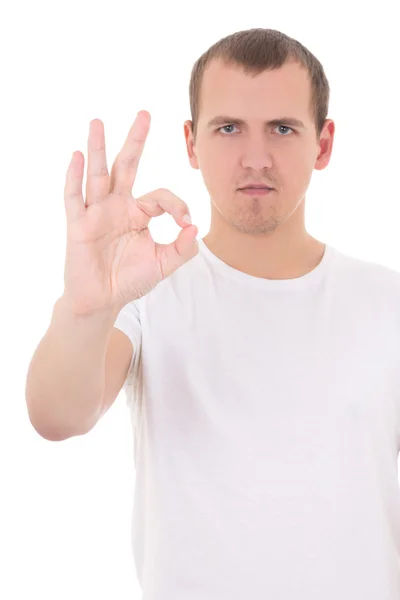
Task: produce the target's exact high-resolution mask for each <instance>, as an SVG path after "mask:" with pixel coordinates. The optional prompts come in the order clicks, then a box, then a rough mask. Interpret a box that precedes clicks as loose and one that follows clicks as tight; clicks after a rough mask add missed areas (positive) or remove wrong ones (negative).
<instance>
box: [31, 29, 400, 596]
mask: <svg viewBox="0 0 400 600" xmlns="http://www.w3.org/2000/svg"><path fill="white" fill-rule="evenodd" d="M190 94H191V96H190V100H191V111H192V120H191V121H186V122H185V124H184V133H185V139H186V143H187V150H188V156H189V161H190V164H191V166H192V167H193V168H195V169H200V170H201V173H202V176H203V178H204V182H205V185H206V188H207V190H208V192H209V195H210V199H211V207H212V219H211V227H210V231H209V233H208V234H207V235H206V236H205V237H204V238H203V239H200V240H198V247H197V245H196V244H192V243H191V242H192V241H193V239H194V233H195V231H196V229H195V226H193V225H192V226H185V225H184V223H183V220H182V217H183V215H184V213H185V212H186V211H187V206H186V205H185V203H184V202H183V201H182V200H180V199H178V198H177V197H176V196H174V195H173V194H171V193H170V192H168V191H166V190H161V191H160V190H159V191H157V192H154V193H153V194H151V193H150V194H147V195H146V196H144V197H142V198H141V199H137V200H136V201H135V202H132V201H131V200H129V199H128V200H127V201H125V200H124V203H123V204H122V201H121V198H122V197H123V194H129V193H130V189H131V187H132V185H133V182H134V178H135V174H136V169H137V164H138V162H139V157H140V152H139V150H138V149H137V146H138V144H139V145H140V151H141V149H142V147H143V144H144V139H145V133H143V135H142V132H141V134H140V135H139V133H138V131H139V124H136V125H135V129H134V131H135V136H133V134H132V139H131V140H130V142H129V138H128V141H127V145H126V147H124V150H123V152H122V153H121V156H120V157H119V158H117V161H116V163H115V165H114V167H113V171H112V173H111V178H109V177H108V172H107V170H106V166H105V156H103V154H98V155H97V154H96V155H95V153H94V152H93V156H91V154H90V153H89V165H90V161H92V166H93V171H92V172H93V175H94V174H95V173H96V172H98V173H103V174H105V173H106V175H104V177H103V179H101V180H100V179H99V178H94V177H93V179H92V178H88V186H89V187H88V192H89V193H88V198H89V202H88V205H87V208H84V205H83V204H82V205H78V204H77V198H78V197H79V196H78V195H77V194H78V193H79V185H78V184H77V187H76V188H74V185H75V183H74V182H73V179H72V175H71V177H70V178H69V183H68V185H67V188H66V208H67V213H69V214H68V218H69V223H70V232H71V234H70V239H71V243H70V245H69V255H68V261H69V262H68V263H67V266H68V270H67V275H68V277H67V283H68V285H67V288H66V293H65V298H64V299H63V302H61V303H60V307H59V308H60V310H59V312H57V310H55V313H54V315H55V320H54V324H53V325H52V328H51V333H50V334H47V342H46V343H47V350H43V352H42V355H41V361H42V362H41V365H42V367H41V368H42V370H40V369H39V366H38V365H39V363H38V364H37V365H36V367H34V369H33V370H32V374H33V373H35V377H36V380H37V381H40V382H41V385H42V386H43V385H44V383H43V382H44V381H46V377H45V370H44V369H45V367H44V365H47V367H46V368H47V369H48V372H49V377H50V373H52V374H53V375H52V377H53V379H52V381H53V384H52V385H53V387H50V384H49V387H48V389H47V396H46V394H44V392H43V391H42V392H41V393H42V396H41V395H40V394H39V391H38V390H39V389H42V388H40V387H39V384H37V388H35V385H34V383H33V382H34V381H35V378H34V377H33V375H32V374H31V388H30V389H31V391H30V398H31V400H30V404H29V405H30V410H31V413H30V414H31V417H32V422H33V423H36V427H37V429H38V431H39V425H38V424H39V422H41V423H42V424H43V423H44V415H45V414H46V415H50V407H51V406H54V405H55V401H56V400H55V399H56V398H57V402H58V405H57V411H58V412H56V409H55V408H54V409H53V413H52V415H53V417H52V418H53V421H52V423H54V424H55V422H56V420H55V419H56V417H55V415H56V414H57V415H61V414H62V415H63V417H62V418H61V417H60V416H59V417H58V422H57V423H58V424H57V427H56V426H55V425H53V428H51V427H50V425H48V427H47V429H46V431H48V432H49V434H48V439H65V438H66V437H70V436H71V435H78V434H82V433H86V432H87V431H89V430H90V428H91V427H93V426H94V424H95V423H96V422H97V420H98V419H99V418H101V415H102V414H104V412H105V411H106V410H107V409H108V408H109V407H110V406H111V404H112V402H113V401H114V400H115V398H116V397H117V395H118V392H119V391H120V389H121V387H122V385H123V387H124V390H125V392H126V394H127V403H128V406H129V408H130V410H131V416H132V423H133V427H134V443H135V467H136V488H135V498H134V513H133V523H132V526H133V529H132V546H133V550H134V557H135V565H136V572H137V576H138V579H139V582H140V584H141V586H142V589H143V594H144V595H143V598H144V599H145V600H243V599H245V598H246V599H252V600H253V599H255V598H257V599H263V600H264V599H271V600H272V599H273V600H293V599H294V598H296V600H322V599H323V600H338V599H340V600H399V598H400V493H399V486H398V471H397V459H398V453H399V450H400V427H399V425H400V421H399V416H400V274H399V273H397V272H395V271H392V270H390V269H388V268H386V267H383V266H380V265H377V264H373V263H368V262H365V261H361V260H358V259H355V258H352V257H349V256H346V255H344V254H343V253H341V252H340V251H338V250H336V249H335V248H333V247H332V246H330V245H328V244H325V243H322V242H321V241H319V240H316V239H315V238H313V237H312V236H311V235H309V234H308V232H307V231H306V228H305V223H304V210H305V195H306V191H307V189H308V186H309V184H310V180H311V176H312V172H313V170H314V169H318V170H319V169H324V168H325V167H326V166H327V165H328V163H329V159H330V156H331V152H332V145H333V138H334V123H333V121H332V120H330V119H327V118H326V116H327V110H328V100H329V86H328V82H327V80H326V77H325V74H324V72H323V69H322V66H321V65H320V63H319V62H318V60H317V59H316V58H315V57H314V56H313V55H312V54H311V53H310V52H309V51H308V50H306V49H305V48H304V46H302V45H301V44H299V43H298V42H296V41H295V40H293V39H291V38H289V37H288V36H285V35H284V34H281V33H280V32H276V31H271V30H262V29H256V30H250V31H246V32H238V33H236V34H233V35H232V36H229V37H228V38H225V39H224V40H220V41H219V42H218V43H217V44H215V45H214V46H213V47H212V48H211V49H210V50H209V51H207V53H205V54H204V55H203V56H202V57H201V58H200V59H199V61H197V63H196V64H195V66H194V68H193V72H192V78H191V83H190ZM140 126H141V127H143V131H144V130H145V129H146V127H145V125H144V115H143V114H142V121H141V125H140ZM147 128H148V125H147ZM147 130H148V129H147ZM98 132H100V129H98ZM98 135H99V138H98V139H99V140H100V142H102V143H101V144H100V145H99V148H103V147H104V144H103V138H102V137H101V135H100V133H98ZM94 137H95V133H94V132H93V139H94ZM137 140H140V141H139V142H138V141H137ZM135 144H136V145H135ZM97 156H98V157H99V158H96V157H97ZM123 158H124V160H122V159H123ZM128 158H130V159H131V161H130V163H129V160H128ZM96 161H97V162H96ZM129 164H130V165H131V166H130V167H129V168H128V166H127V165H129ZM74 168H76V172H75V173H77V176H76V181H77V182H78V183H79V181H80V182H81V177H82V172H83V166H82V165H81V167H79V168H80V171H79V173H78V170H79V169H78V159H76V165H75V167H74ZM89 172H90V168H89ZM71 173H72V167H71ZM99 181H100V182H101V185H102V186H103V188H102V189H100V187H98V188H96V189H95V187H94V186H95V185H96V186H100V183H99ZM251 185H253V186H254V185H263V186H266V187H268V188H270V190H269V191H266V190H265V189H264V190H258V191H254V190H253V192H249V191H248V190H246V189H245V188H248V186H251ZM90 186H93V188H91V187H90ZM117 186H119V187H118V188H117ZM95 192H96V193H95ZM106 192H107V193H108V192H110V196H109V198H108V201H107V202H104V203H101V204H98V205H97V206H96V205H95V196H96V194H97V197H98V198H100V197H101V196H102V194H105V193H106ZM113 192H115V193H117V192H118V196H113ZM95 210H96V211H97V212H95ZM101 210H104V211H106V210H109V213H107V219H104V227H106V224H108V223H111V221H112V222H113V223H114V222H115V224H118V227H117V225H115V231H119V232H120V233H119V234H118V235H121V240H122V241H121V244H120V245H119V246H118V251H117V250H115V251H113V252H114V253H113V254H112V253H111V250H110V261H109V263H110V265H114V264H115V265H116V267H115V271H113V270H111V267H110V272H109V271H106V270H105V271H104V280H102V281H103V282H104V283H103V284H101V281H100V278H98V280H96V281H94V277H95V276H94V275H93V273H97V271H96V269H95V268H91V267H92V266H93V265H94V258H93V256H94V254H93V252H94V250H93V249H94V248H95V246H90V250H91V252H92V253H91V254H89V245H88V246H87V247H88V252H87V254H86V255H85V256H83V254H78V251H79V252H80V253H82V252H83V244H82V241H81V243H80V245H79V246H78V245H77V246H76V248H75V246H74V245H73V241H74V240H75V241H76V240H78V239H80V240H83V239H85V240H86V241H87V237H85V238H84V236H83V235H81V233H82V230H81V229H78V227H79V228H81V227H83V225H85V219H86V218H87V219H89V217H90V215H92V216H93V219H94V218H95V215H96V219H97V220H96V221H93V223H91V225H93V227H94V224H96V225H97V224H98V223H100V222H103V221H100V217H99V215H101V214H102V213H101V212H100V211H101ZM85 211H86V212H85ZM118 211H119V212H118ZM127 211H128V212H129V215H128V217H129V218H128V217H127V216H126V215H127ZM163 212H170V213H171V214H173V216H174V218H175V219H176V221H177V223H178V224H180V225H181V226H182V227H185V229H182V231H181V233H180V235H179V236H178V239H177V241H176V242H174V244H170V245H168V247H161V245H159V244H157V245H154V242H152V241H151V239H150V238H149V233H148V229H147V224H148V221H149V220H150V218H151V217H152V216H157V215H159V214H162V213H163ZM104 214H106V213H104ZM78 217H79V219H78ZM111 217H112V218H111ZM117 217H118V219H117ZM113 219H114V221H113ZM125 222H126V223H128V222H129V224H130V226H131V227H132V229H133V230H134V232H133V233H134V235H133V234H132V232H131V231H128V230H127V231H126V232H125V233H124V236H123V239H122V234H121V231H122V229H121V223H125ZM75 227H76V229H74V228H75ZM107 227H109V228H110V231H111V225H107ZM98 228H99V231H98V233H100V225H98ZM88 231H89V227H88V228H87V232H88ZM90 231H92V230H90ZM78 232H79V235H78ZM87 232H86V233H87ZM95 233H96V229H94V230H93V231H92V235H93V240H95V239H99V236H98V235H97V236H95ZM102 233H103V235H102V237H101V240H105V239H108V238H110V239H111V238H112V239H114V238H113V236H111V235H109V236H108V237H107V238H106V237H105V236H104V232H103V230H102ZM73 234H74V235H73ZM189 242H190V244H189ZM102 243H103V242H102ZM87 244H88V242H87ZM110 244H111V242H110ZM110 248H111V245H110ZM73 249H75V251H76V253H75V254H73ZM89 256H90V257H92V258H91V260H92V263H90V260H89V258H88V257H89ZM98 256H99V257H100V256H101V257H102V258H104V256H105V250H104V247H102V249H101V252H100V250H99V251H98ZM155 257H157V258H155ZM83 258H85V260H86V262H85V260H83ZM111 259H112V260H111ZM156 260H157V262H156ZM98 264H100V263H96V265H98ZM101 264H103V263H101ZM82 265H84V266H82ZM178 267H179V268H178ZM79 269H80V270H79ZM77 274H80V275H81V277H80V278H79V277H77ZM72 275H74V277H72ZM157 278H158V279H157ZM77 282H79V285H78V283H77ZM108 282H111V283H112V287H111V288H110V290H109V289H108V288H107V290H106V285H108ZM139 283H140V285H139ZM95 284H97V286H96V285H95ZM128 284H129V285H128ZM85 285H86V286H87V287H86V288H85V291H86V296H85V298H83V295H82V293H81V290H82V289H83V288H84V286H85ZM110 285H111V284H110ZM92 290H96V292H94V291H93V292H92ZM103 291H104V294H103ZM67 292H68V293H67ZM105 292H107V294H106V293H105ZM117 292H118V293H117ZM91 293H92V294H93V295H92V296H91V297H90V302H89V300H88V297H89V295H90V294H91ZM112 293H114V303H113V307H114V309H115V310H114V311H112V310H111V308H110V309H109V310H108V312H107V311H106V308H105V307H111V304H112V303H111V300H110V298H111V297H112ZM79 294H81V296H80V295H79ZM95 294H96V295H95ZM102 294H103V295H102ZM117 296H118V297H119V299H120V303H119V305H118V303H117V301H116V300H115V298H116V297H117ZM66 300H68V303H66ZM84 300H85V303H84ZM72 301H73V302H72ZM89 305H90V311H89V308H88V306H89ZM72 306H73V307H74V308H73V310H72V308H71V307H72ZM121 306H123V308H121ZM68 307H69V308H68ZM78 307H79V310H78ZM84 307H85V310H86V313H85V314H86V316H83V314H84ZM117 307H118V310H117ZM95 309H96V310H95ZM89 313H90V316H89ZM78 314H79V317H78V316H77V315H78ZM95 315H97V316H95ZM106 315H107V318H106ZM59 340H67V341H68V343H67V342H66V341H63V342H61V341H59ZM78 342H79V343H78ZM57 344H58V345H57ZM61 344H63V345H61ZM56 345H57V350H58V354H57V353H56V352H55V350H54V349H55V347H56ZM78 347H79V348H81V349H82V350H81V355H79V353H78ZM43 348H46V346H43ZM54 355H56V356H58V359H57V360H58V362H57V361H56V359H53V362H51V360H52V356H54ZM87 356H90V357H91V360H90V361H87V360H86V362H85V357H87ZM61 359H62V360H63V364H68V370H67V372H68V373H72V372H75V373H76V374H77V379H76V381H80V382H81V383H80V384H78V383H77V384H76V387H75V388H74V393H72V392H71V388H69V389H70V393H69V397H68V398H67V397H66V394H65V392H64V396H62V394H63V389H64V386H63V379H62V373H61V367H60V366H59V365H60V364H61ZM46 361H47V362H46ZM74 361H75V362H74ZM82 364H83V366H82ZM57 365H58V367H57ZM50 367H51V369H50ZM57 368H58V371H57ZM35 369H36V371H35ZM103 380H104V381H105V387H104V388H103V387H100V384H98V382H99V381H101V382H103ZM57 386H59V387H57ZM96 386H97V387H96ZM35 390H36V392H35ZM84 392H85V393H84ZM39 397H41V398H42V400H41V401H42V404H40V402H39ZM45 397H46V398H48V404H47V405H46V407H47V408H46V411H45V410H44V408H42V409H41V410H40V407H44V398H45ZM99 397H101V398H102V403H101V406H100V408H99V403H98V398H99ZM89 399H91V401H92V407H89ZM51 402H53V404H51ZM63 407H64V408H65V407H68V409H67V408H65V410H64V412H62V408H63ZM88 407H89V408H90V410H89V408H88ZM93 407H96V410H95V408H93ZM74 411H75V412H74ZM79 411H80V412H79ZM84 411H86V412H84ZM88 415H90V417H91V419H89V418H88ZM84 416H85V419H86V420H84ZM39 417H40V418H39ZM47 418H48V421H47V423H50V416H48V417H47ZM40 419H42V421H40ZM67 424H68V428H67ZM78 424H79V427H78ZM62 427H63V428H64V429H62ZM41 431H42V432H44V431H45V427H44V425H42V429H41ZM56 431H57V432H58V433H57V434H56ZM62 431H64V432H65V433H64V435H62V433H61V432H62ZM50 432H52V433H50ZM67 432H68V433H67Z"/></svg>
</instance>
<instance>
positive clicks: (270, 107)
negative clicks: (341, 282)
mask: <svg viewBox="0 0 400 600" xmlns="http://www.w3.org/2000/svg"><path fill="white" fill-rule="evenodd" d="M328 103H329V84H328V81H327V79H326V77H325V74H324V71H323V67H322V65H321V64H320V63H319V61H318V60H317V59H316V58H315V57H314V56H313V55H312V54H311V53H310V52H309V51H308V50H307V49H306V48H304V46H302V45H301V44H300V43H299V42H297V41H296V40H293V39H292V38H289V37H288V36H286V35H285V34H283V33H280V32H277V31H274V30H268V29H253V30H248V31H243V32H238V33H236V34H232V35H230V36H228V37H227V38H224V39H222V40H220V41H219V42H217V44H215V45H214V46H212V47H211V48H210V49H209V50H208V51H207V52H206V53H205V54H203V56H202V57H200V59H199V60H198V61H197V62H196V63H195V65H194V67H193V70H192V76H191V81H190V106H191V113H192V121H186V122H185V125H184V131H185V138H186V144H187V150H188V155H189V160H190V164H191V166H192V167H193V168H195V169H200V170H201V173H202V176H203V179H204V183H205V185H206V187H207V189H208V192H209V194H210V197H211V201H212V213H213V215H212V226H211V229H213V228H214V229H218V230H221V227H222V230H226V226H228V227H229V229H232V227H233V228H234V229H236V230H239V231H241V232H242V233H247V234H253V235H255V234H261V235H262V234H266V233H268V232H273V231H274V230H275V229H276V228H277V227H278V226H279V225H280V224H281V223H282V224H283V223H286V222H287V221H288V220H289V218H290V219H291V220H292V221H293V222H292V223H291V227H293V223H294V222H295V221H296V219H298V224H299V227H304V219H302V214H301V213H302V210H304V206H303V204H304V203H303V201H304V198H305V193H306V190H307V188H308V186H309V183H310V179H311V175H312V171H313V170H314V169H317V170H320V169H324V168H325V167H326V166H327V164H328V163H329V160H330V155H331V151H332V143H333V136H334V123H333V121H332V120H327V119H326V115H327V111H328ZM220 116H225V117H228V119H227V120H222V121H219V122H218V123H214V124H210V121H212V120H214V119H215V118H216V117H220ZM281 117H287V118H292V119H297V120H298V121H301V122H302V123H303V125H302V126H301V125H292V124H291V123H290V122H288V121H287V120H285V119H283V120H282V122H281V123H274V124H267V122H268V121H272V120H276V119H280V118H281ZM237 119H240V120H241V121H242V122H241V123H234V120H237ZM252 183H260V184H265V185H267V186H270V187H273V188H274V190H273V191H272V192H271V193H270V194H268V195H265V196H249V195H247V194H243V192H241V191H239V189H238V188H241V187H243V186H246V185H248V184H252ZM299 207H300V208H299ZM297 209H299V210H297ZM296 212H297V213H298V214H297V215H296ZM303 217H304V215H303Z"/></svg>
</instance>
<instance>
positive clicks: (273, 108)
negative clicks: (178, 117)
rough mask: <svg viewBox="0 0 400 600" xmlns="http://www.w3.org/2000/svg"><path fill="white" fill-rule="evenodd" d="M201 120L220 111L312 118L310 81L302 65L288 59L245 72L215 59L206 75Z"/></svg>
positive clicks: (254, 116) (264, 116)
mask: <svg viewBox="0 0 400 600" xmlns="http://www.w3.org/2000/svg"><path fill="white" fill-rule="evenodd" d="M200 106H201V110H200V115H199V121H202V122H203V124H204V123H206V122H207V121H208V120H209V119H210V118H212V117H214V116H215V115H219V114H231V115H232V116H236V117H242V118H245V119H246V118H247V119H250V117H249V116H251V118H252V119H256V120H257V119H260V120H263V121H264V120H265V119H266V118H269V117H270V118H274V117H275V116H277V115H281V114H285V115H286V114H287V115H291V116H293V117H297V118H299V119H301V120H302V121H303V122H304V121H307V120H309V119H310V115H309V106H310V81H309V78H308V73H307V71H306V69H305V68H304V67H302V66H301V65H299V64H297V63H294V62H289V63H286V64H284V65H283V66H282V67H280V68H279V69H273V70H270V71H263V72H262V73H260V74H258V75H253V74H251V73H248V74H246V73H245V72H244V70H243V69H242V68H241V67H239V66H236V65H227V64H224V63H223V62H221V61H216V60H215V61H212V62H211V63H210V64H209V65H208V67H207V69H206V70H205V72H204V74H203V80H202V84H201V92H200Z"/></svg>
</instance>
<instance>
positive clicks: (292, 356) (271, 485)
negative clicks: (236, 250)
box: [115, 239, 400, 600]
mask: <svg viewBox="0 0 400 600" xmlns="http://www.w3.org/2000/svg"><path fill="white" fill-rule="evenodd" d="M115 327H117V328H118V329H121V330H122V331H123V332H125V333H126V335H127V336H128V337H129V338H130V339H131V341H132V343H133V345H134V355H133V357H132V363H131V367H132V368H131V369H130V372H129V374H128V377H127V380H126V381H125V384H124V390H125V392H126V401H127V406H128V407H129V409H130V411H131V419H132V425H133V432H134V464H135V471H136V477H135V492H134V508H133V517H132V548H133V553H134V559H135V566H136V573H137V577H138V580H139V583H140V585H141V587H142V590H143V600H399V599H400V487H399V476H398V454H399V451H400V273H398V272H397V271H394V270H392V269H390V268H388V267H385V266H382V265H379V264H375V263H372V262H367V261H363V260H360V259H356V258H354V257H350V256H347V255H345V254H343V253H341V252H339V251H338V250H337V249H335V248H333V247H332V246H330V245H327V246H326V251H325V254H324V256H323V259H322V261H321V262H320V263H319V265H318V266H317V267H316V268H315V269H314V270H312V271H311V272H309V273H307V274H306V275H304V276H302V277H298V278H296V279H288V280H270V279H263V278H259V277H254V276H251V275H248V274H246V273H243V272H241V271H238V270H236V269H234V268H232V267H230V266H229V265H227V264H226V263H224V262H223V261H222V260H220V259H219V258H218V257H217V256H215V255H214V254H213V253H212V252H211V251H210V250H209V249H208V247H207V246H206V245H205V244H204V242H203V241H202V240H201V239H199V253H198V254H197V255H196V256H195V257H194V258H193V259H191V260H190V261H189V262H187V263H186V264H185V265H184V266H182V267H180V268H179V269H178V270H177V271H176V272H175V273H174V274H173V275H172V276H170V277H168V278H167V279H165V280H164V281H162V282H161V283H160V284H159V285H157V286H156V287H155V288H154V289H153V290H152V291H151V292H150V293H149V294H147V295H146V296H144V297H142V298H140V299H139V300H136V301H134V302H131V303H129V304H127V305H126V306H125V307H124V308H123V309H122V311H121V312H120V314H119V315H118V318H117V320H116V322H115Z"/></svg>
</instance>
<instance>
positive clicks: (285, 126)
mask: <svg viewBox="0 0 400 600" xmlns="http://www.w3.org/2000/svg"><path fill="white" fill-rule="evenodd" d="M278 127H284V128H285V129H290V131H294V130H293V129H292V128H291V127H288V126H287V125H278ZM278 127H277V128H276V129H278ZM283 137H287V135H286V136H285V135H284V136H283Z"/></svg>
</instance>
